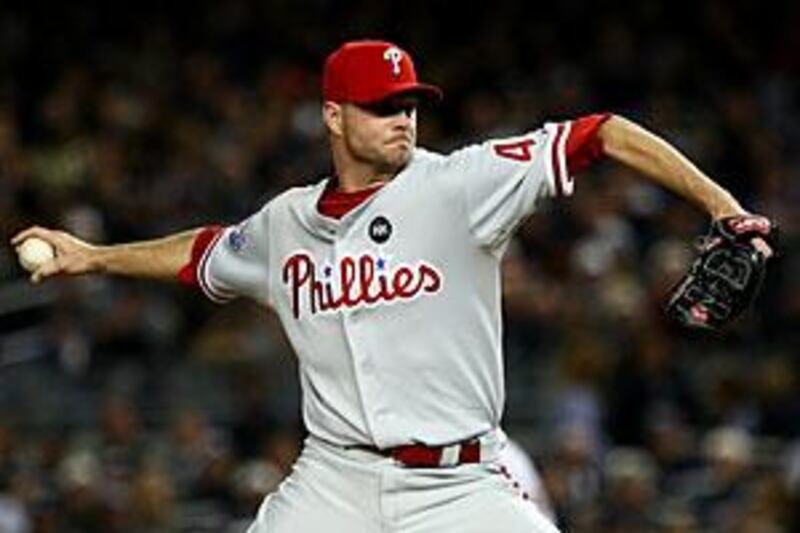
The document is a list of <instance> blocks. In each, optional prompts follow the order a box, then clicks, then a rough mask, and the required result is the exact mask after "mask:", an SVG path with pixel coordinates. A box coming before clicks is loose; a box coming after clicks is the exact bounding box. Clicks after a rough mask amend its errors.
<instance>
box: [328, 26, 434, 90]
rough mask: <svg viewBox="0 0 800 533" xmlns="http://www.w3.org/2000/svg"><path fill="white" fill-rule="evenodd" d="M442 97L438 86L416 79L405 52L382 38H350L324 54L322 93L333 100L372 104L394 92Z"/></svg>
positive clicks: (412, 64) (411, 64)
mask: <svg viewBox="0 0 800 533" xmlns="http://www.w3.org/2000/svg"><path fill="white" fill-rule="evenodd" d="M407 93H411V94H418V95H419V96H421V97H424V98H426V99H429V100H434V101H439V100H441V99H442V90H441V89H439V88H438V87H436V86H435V85H428V84H426V83H420V82H418V81H417V72H416V70H415V69H414V62H413V60H412V59H411V56H410V55H408V52H406V51H405V50H403V49H401V48H400V47H399V46H397V45H395V44H392V43H389V42H386V41H350V42H347V43H344V44H343V45H342V46H340V47H339V49H337V50H336V51H334V52H333V53H332V54H331V55H329V56H328V59H327V60H326V61H325V71H324V73H323V75H322V97H323V98H324V99H325V100H326V101H327V100H330V101H333V102H353V103H356V104H374V103H377V102H380V101H382V100H384V99H386V98H388V97H390V96H394V95H396V94H407Z"/></svg>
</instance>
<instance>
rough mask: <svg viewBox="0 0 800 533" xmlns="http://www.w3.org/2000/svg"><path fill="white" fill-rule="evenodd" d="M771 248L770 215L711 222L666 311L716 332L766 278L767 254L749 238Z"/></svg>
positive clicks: (747, 302)
mask: <svg viewBox="0 0 800 533" xmlns="http://www.w3.org/2000/svg"><path fill="white" fill-rule="evenodd" d="M759 237H760V238H761V239H763V240H764V241H766V242H767V243H768V244H769V245H770V247H771V248H773V249H774V247H775V245H776V243H775V229H774V227H773V225H772V223H771V222H770V221H769V219H767V218H765V217H762V216H757V215H742V216H733V217H726V218H721V219H718V220H715V221H714V222H712V224H711V229H710V230H709V232H708V235H706V236H705V237H704V238H703V239H701V244H700V255H699V257H698V258H697V259H695V261H694V263H692V266H691V268H690V269H689V273H688V274H686V276H684V277H683V279H681V281H680V282H679V283H678V284H677V285H676V286H675V288H673V289H672V292H671V293H670V298H669V303H668V304H667V315H669V316H670V317H671V318H673V319H675V320H677V321H678V322H679V323H681V324H683V325H685V326H687V327H689V328H695V329H706V330H719V329H721V328H723V327H725V326H726V325H727V324H729V323H730V322H732V321H733V320H735V319H736V318H737V317H738V316H739V315H740V314H741V313H742V312H743V311H744V310H745V309H747V307H748V306H749V305H750V303H751V302H752V301H753V299H754V298H755V297H756V295H757V294H758V290H759V288H760V286H761V283H762V281H763V279H764V274H765V272H766V266H767V259H768V257H767V255H765V254H764V253H763V252H762V251H760V250H759V249H758V248H757V247H756V246H755V245H754V244H753V239H755V238H759Z"/></svg>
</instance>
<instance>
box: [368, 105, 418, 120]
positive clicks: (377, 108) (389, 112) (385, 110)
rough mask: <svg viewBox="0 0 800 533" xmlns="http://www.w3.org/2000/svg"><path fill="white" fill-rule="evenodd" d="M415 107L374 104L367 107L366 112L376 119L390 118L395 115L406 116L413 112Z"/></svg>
mask: <svg viewBox="0 0 800 533" xmlns="http://www.w3.org/2000/svg"><path fill="white" fill-rule="evenodd" d="M416 108H417V107H416V106H415V105H412V104H406V105H403V104H395V103H384V104H376V105H372V106H368V107H367V110H368V111H369V112H370V113H372V114H373V115H376V116H378V117H391V116H393V115H397V114H398V113H404V114H406V115H408V116H411V114H412V113H413V112H414V110H415V109H416Z"/></svg>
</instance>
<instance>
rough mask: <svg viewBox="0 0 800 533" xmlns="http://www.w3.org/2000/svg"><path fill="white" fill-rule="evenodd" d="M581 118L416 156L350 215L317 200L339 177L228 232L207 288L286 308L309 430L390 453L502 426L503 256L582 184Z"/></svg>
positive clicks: (207, 258) (201, 273) (214, 246)
mask: <svg viewBox="0 0 800 533" xmlns="http://www.w3.org/2000/svg"><path fill="white" fill-rule="evenodd" d="M571 124H572V123H571V122H563V123H548V124H546V125H545V126H544V127H542V128H541V129H538V130H536V131H533V132H531V133H528V134H525V135H522V136H519V137H514V138H509V139H502V140H492V141H487V142H485V143H482V144H477V145H474V146H469V147H467V148H464V149H461V150H458V151H456V152H453V153H452V154H449V155H446V156H445V155H440V154H436V153H432V152H430V151H427V150H424V149H416V150H415V152H414V154H413V158H412V160H411V162H410V163H409V164H408V166H407V167H406V168H405V169H404V170H403V171H402V172H400V173H399V174H398V175H397V176H396V177H395V178H394V179H393V180H392V181H391V182H389V183H388V184H386V185H385V186H383V187H382V188H381V189H380V190H379V191H378V192H377V193H375V194H374V195H373V196H372V197H370V198H369V199H368V200H366V201H365V202H363V203H362V204H360V205H359V206H358V207H356V208H355V209H353V210H352V211H350V212H349V213H347V214H346V215H345V216H344V217H342V218H341V219H338V220H337V219H333V218H329V217H326V216H323V215H322V214H320V212H319V210H318V208H317V203H318V201H319V199H320V197H321V195H322V193H323V191H324V190H325V187H326V186H327V185H328V181H329V180H327V179H326V180H323V181H321V182H320V183H317V184H316V185H312V186H308V187H301V188H295V189H291V190H289V191H287V192H285V193H284V194H282V195H280V196H278V197H276V198H274V199H273V200H271V201H270V202H268V203H267V204H266V205H265V206H264V207H263V208H262V209H261V210H260V211H259V212H257V213H256V214H254V215H253V216H251V217H250V218H248V219H247V220H245V221H243V222H242V223H241V224H239V225H237V226H231V227H228V228H225V229H224V231H221V232H219V233H218V234H217V236H216V238H215V239H214V240H213V241H211V243H210V244H209V245H208V246H207V248H206V250H205V252H204V253H203V255H202V259H201V260H200V262H199V266H198V267H197V273H196V275H197V278H198V282H199V284H200V286H201V287H202V288H203V290H204V292H205V293H206V294H207V295H208V296H209V297H210V298H211V299H213V300H215V301H226V300H229V299H231V298H234V297H237V296H244V297H249V298H252V299H254V300H256V301H258V302H259V303H261V304H263V305H265V306H269V307H271V308H273V309H274V310H275V311H276V312H277V314H278V315H279V317H280V319H281V321H282V323H283V326H284V327H285V329H286V332H287V334H288V337H289V339H290V341H291V343H292V345H293V347H294V349H295V350H296V353H297V356H298V358H299V371H300V379H301V387H302V393H303V416H304V421H305V423H306V426H307V428H308V430H309V431H310V433H311V434H312V435H315V436H317V437H319V438H322V439H324V440H326V441H328V442H331V443H334V444H341V445H351V444H366V445H374V446H377V447H379V448H390V447H394V446H398V445H403V444H409V443H412V442H420V443H424V444H428V445H442V444H447V443H452V442H456V441H461V440H464V439H468V438H471V437H473V436H475V435H478V434H481V433H484V432H486V431H489V430H491V429H493V428H496V427H497V426H498V425H499V423H500V418H501V414H502V410H503V404H504V384H503V359H502V350H501V309H500V305H501V302H500V298H501V287H500V276H501V274H500V261H501V258H502V255H503V251H504V249H505V247H506V244H507V242H508V239H509V236H510V235H511V233H512V232H513V230H514V229H515V228H516V227H517V225H518V224H519V223H520V222H521V221H522V220H523V219H524V218H525V217H526V216H527V215H529V214H530V213H532V212H533V211H534V210H535V209H536V207H537V206H538V205H539V204H540V201H541V200H543V199H546V198H548V197H553V196H559V195H569V194H571V193H572V190H573V181H572V178H571V177H570V175H569V173H568V168H567V161H566V155H565V144H566V141H567V138H568V137H569V133H570V128H571Z"/></svg>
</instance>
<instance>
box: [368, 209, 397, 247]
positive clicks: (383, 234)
mask: <svg viewBox="0 0 800 533" xmlns="http://www.w3.org/2000/svg"><path fill="white" fill-rule="evenodd" d="M391 236H392V224H391V222H389V219H387V218H386V217H384V216H377V217H375V218H374V219H373V220H372V222H370V223H369V238H370V239H372V240H373V241H375V242H376V243H378V244H383V243H385V242H386V241H388V240H389V237H391Z"/></svg>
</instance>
